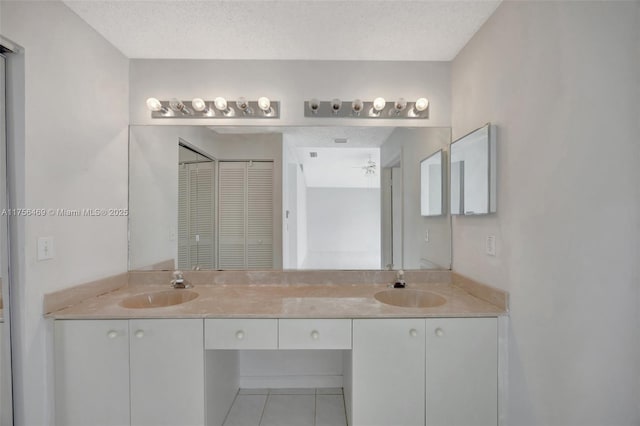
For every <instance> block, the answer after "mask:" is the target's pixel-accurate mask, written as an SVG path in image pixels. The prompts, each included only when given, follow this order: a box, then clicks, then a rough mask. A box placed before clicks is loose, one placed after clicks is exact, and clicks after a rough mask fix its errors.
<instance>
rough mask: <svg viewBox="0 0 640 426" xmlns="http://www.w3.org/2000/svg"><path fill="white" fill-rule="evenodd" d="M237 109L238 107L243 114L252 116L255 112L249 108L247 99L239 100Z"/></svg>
mask: <svg viewBox="0 0 640 426" xmlns="http://www.w3.org/2000/svg"><path fill="white" fill-rule="evenodd" d="M236 107H238V109H239V110H240V111H242V113H243V114H251V113H252V112H253V111H252V110H251V108H250V107H249V102H248V101H247V98H245V97H241V98H238V100H237V101H236Z"/></svg>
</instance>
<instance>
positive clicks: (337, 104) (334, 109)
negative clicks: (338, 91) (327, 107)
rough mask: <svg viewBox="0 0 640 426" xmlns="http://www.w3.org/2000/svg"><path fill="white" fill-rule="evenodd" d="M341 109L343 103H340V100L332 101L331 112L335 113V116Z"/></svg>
mask: <svg viewBox="0 0 640 426" xmlns="http://www.w3.org/2000/svg"><path fill="white" fill-rule="evenodd" d="M340 108H342V102H340V99H338V98H335V99H333V100H332V101H331V112H333V113H334V114H337V113H338V111H340Z"/></svg>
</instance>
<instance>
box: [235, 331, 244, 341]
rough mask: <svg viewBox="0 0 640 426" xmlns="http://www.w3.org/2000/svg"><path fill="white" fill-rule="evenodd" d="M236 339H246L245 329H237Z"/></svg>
mask: <svg viewBox="0 0 640 426" xmlns="http://www.w3.org/2000/svg"><path fill="white" fill-rule="evenodd" d="M236 339H238V340H242V339H244V331H243V330H238V331H236Z"/></svg>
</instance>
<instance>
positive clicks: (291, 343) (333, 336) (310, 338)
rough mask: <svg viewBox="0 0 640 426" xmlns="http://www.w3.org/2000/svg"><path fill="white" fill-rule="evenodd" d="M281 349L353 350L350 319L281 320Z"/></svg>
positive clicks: (279, 326) (279, 327) (279, 325)
mask: <svg viewBox="0 0 640 426" xmlns="http://www.w3.org/2000/svg"><path fill="white" fill-rule="evenodd" d="M278 329H279V333H278V334H279V339H280V346H279V347H280V349H351V320H350V319H281V320H279V323H278Z"/></svg>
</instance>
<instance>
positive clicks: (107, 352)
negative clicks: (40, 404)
mask: <svg viewBox="0 0 640 426" xmlns="http://www.w3.org/2000/svg"><path fill="white" fill-rule="evenodd" d="M54 339H55V352H54V357H55V373H54V374H55V407H56V408H55V412H56V425H58V426H87V425H92V426H123V425H128V424H129V328H128V321H127V320H63V321H60V320H59V321H55V323H54Z"/></svg>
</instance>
